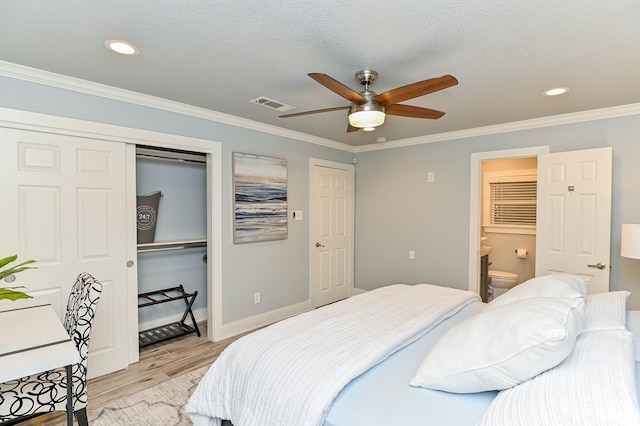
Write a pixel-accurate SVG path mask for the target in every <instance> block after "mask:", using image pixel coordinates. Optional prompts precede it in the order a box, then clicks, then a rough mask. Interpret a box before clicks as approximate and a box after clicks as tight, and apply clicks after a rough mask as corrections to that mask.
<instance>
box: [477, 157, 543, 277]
mask: <svg viewBox="0 0 640 426" xmlns="http://www.w3.org/2000/svg"><path fill="white" fill-rule="evenodd" d="M537 163H538V162H537V159H536V158H535V157H531V158H510V159H503V160H490V161H484V162H483V163H482V173H483V175H484V174H485V173H488V172H498V171H512V170H531V169H536V168H537V165H538V164H537ZM483 187H484V186H483ZM482 236H484V237H487V244H486V245H487V246H489V247H491V254H489V261H490V262H491V265H490V266H489V269H493V270H497V271H506V272H513V273H515V274H518V282H519V283H520V282H523V281H526V280H528V279H530V278H533V277H534V276H535V270H536V263H535V259H536V236H535V234H534V235H525V234H502V233H495V232H486V231H485V230H484V229H483V230H482ZM516 249H526V250H527V258H526V259H522V258H518V257H517V256H516V253H515V251H516Z"/></svg>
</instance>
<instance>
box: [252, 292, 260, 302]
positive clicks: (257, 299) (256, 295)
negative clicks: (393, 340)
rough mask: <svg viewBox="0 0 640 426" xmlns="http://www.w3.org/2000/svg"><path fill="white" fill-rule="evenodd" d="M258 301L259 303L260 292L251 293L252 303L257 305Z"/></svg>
mask: <svg viewBox="0 0 640 426" xmlns="http://www.w3.org/2000/svg"><path fill="white" fill-rule="evenodd" d="M258 303H260V292H259V291H258V292H255V293H253V304H254V305H257V304H258Z"/></svg>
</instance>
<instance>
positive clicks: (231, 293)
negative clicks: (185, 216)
mask: <svg viewBox="0 0 640 426" xmlns="http://www.w3.org/2000/svg"><path fill="white" fill-rule="evenodd" d="M0 93H1V96H0V107H5V108H13V109H17V110H25V111H31V112H38V113H44V114H52V115H57V116H62V117H71V118H77V119H82V120H88V121H95V122H101V123H107V124H114V125H119V126H126V127H132V128H138V129H144V130H151V131H156V132H163V133H170V134H178V135H183V136H189V137H194V138H200V139H208V140H212V141H217V142H221V143H222V179H223V182H222V203H223V206H222V221H223V223H222V227H223V231H222V232H223V235H222V238H223V246H222V262H223V276H222V295H223V296H222V297H223V301H222V305H223V312H222V316H223V324H227V323H230V322H233V321H236V320H240V319H243V318H248V317H251V316H253V315H258V314H261V313H265V312H269V311H272V310H275V309H278V308H283V307H287V306H290V305H294V304H296V303H300V302H304V301H306V300H308V299H309V297H310V295H309V266H308V264H309V241H308V239H309V223H308V221H307V220H303V221H300V222H289V235H288V239H286V240H281V241H272V242H263V243H255V244H241V245H234V244H233V235H232V230H233V222H232V218H233V216H232V208H233V203H232V185H233V184H232V179H231V174H232V165H231V156H232V152H234V151H240V152H247V153H252V154H262V155H269V156H275V157H281V158H286V159H287V161H288V163H287V166H288V201H289V209H290V210H302V211H303V212H304V213H305V214H304V215H303V217H307V218H308V217H309V215H308V206H309V199H308V188H309V176H308V168H309V158H310V157H313V158H320V159H325V160H330V161H336V162H341V163H348V164H351V159H352V157H353V154H352V153H348V152H345V151H341V150H337V149H332V148H326V147H323V146H319V145H315V144H310V143H307V142H303V141H299V140H294V139H288V138H284V137H281V136H275V135H271V134H266V133H261V132H257V131H253V130H247V129H243V128H239V127H234V126H230V125H226V124H221V123H217V122H213V121H208V120H205V119H200V118H195V117H191V116H187V115H181V114H177V113H172V112H167V111H162V110H159V109H154V108H149V107H143V106H139V105H134V104H129V103H125V102H119V101H115V100H112V99H107V98H101V97H97V96H91V95H87V94H82V93H78V92H74V91H70V90H64V89H59V88H56V87H51V86H46V85H40V84H35V83H30V82H26V81H22V80H17V79H12V78H8V77H0ZM256 291H260V292H261V293H262V295H261V296H262V301H261V303H260V304H259V305H254V304H253V293H254V292H256Z"/></svg>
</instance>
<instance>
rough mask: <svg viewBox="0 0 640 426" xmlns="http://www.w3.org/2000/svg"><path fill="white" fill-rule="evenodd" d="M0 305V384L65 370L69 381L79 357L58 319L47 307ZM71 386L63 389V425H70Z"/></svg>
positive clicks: (39, 305) (41, 305) (48, 306)
mask: <svg viewBox="0 0 640 426" xmlns="http://www.w3.org/2000/svg"><path fill="white" fill-rule="evenodd" d="M12 303H16V305H14V306H13V307H12V306H11V304H9V305H7V304H6V303H3V304H2V305H0V364H2V366H3V367H2V369H0V383H3V382H6V381H9V380H13V379H18V378H20V377H24V376H29V375H31V374H36V373H41V372H43V371H47V370H52V369H54V368H59V367H66V370H67V382H68V383H70V382H71V365H72V364H76V363H78V361H79V360H80V355H79V354H78V350H77V348H76V346H75V344H74V343H73V342H72V341H71V339H70V338H69V335H68V334H67V331H66V330H65V329H64V327H63V326H62V323H61V322H60V319H59V318H58V316H57V315H56V312H55V311H54V310H53V307H52V306H51V305H49V304H43V303H42V302H40V303H38V302H36V301H33V302H31V303H18V302H12ZM71 391H72V387H71V386H67V424H68V425H72V424H73V405H72V403H73V401H72V398H71Z"/></svg>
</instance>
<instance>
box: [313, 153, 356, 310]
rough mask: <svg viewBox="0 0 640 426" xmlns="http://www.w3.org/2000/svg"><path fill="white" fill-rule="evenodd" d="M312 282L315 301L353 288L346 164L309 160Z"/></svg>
mask: <svg viewBox="0 0 640 426" xmlns="http://www.w3.org/2000/svg"><path fill="white" fill-rule="evenodd" d="M311 167H312V180H311V210H312V211H311V224H310V227H311V244H312V247H311V252H312V254H311V285H312V291H313V300H314V305H315V306H316V307H317V306H322V305H326V304H328V303H332V302H335V301H337V300H340V299H344V298H347V297H349V296H351V293H352V291H353V276H354V274H353V250H354V248H353V200H354V190H353V185H354V184H353V180H354V169H353V166H351V165H348V164H337V163H328V162H320V163H316V164H312V165H311Z"/></svg>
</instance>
